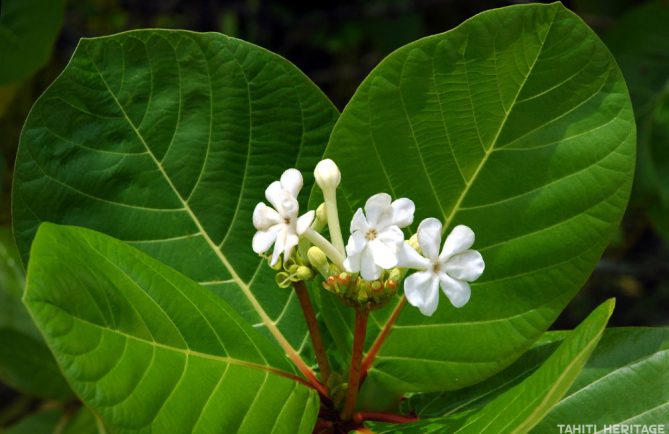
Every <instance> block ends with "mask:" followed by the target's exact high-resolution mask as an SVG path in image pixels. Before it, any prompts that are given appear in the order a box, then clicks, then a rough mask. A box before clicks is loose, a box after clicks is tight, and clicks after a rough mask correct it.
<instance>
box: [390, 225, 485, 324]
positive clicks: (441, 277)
mask: <svg viewBox="0 0 669 434" xmlns="http://www.w3.org/2000/svg"><path fill="white" fill-rule="evenodd" d="M441 228H442V226H441V222H440V221H439V220H437V219H434V218H428V219H425V220H423V221H422V222H421V223H420V225H419V226H418V244H419V245H420V247H421V249H423V254H424V255H425V257H423V256H421V255H420V254H419V253H418V252H417V251H416V250H414V249H413V248H412V247H411V246H409V244H408V243H405V244H404V245H403V246H402V249H401V251H400V254H399V265H400V266H401V267H410V268H415V269H417V270H421V271H419V272H417V273H414V274H412V275H411V276H409V277H407V278H406V280H405V281H404V295H405V296H406V298H407V300H408V301H409V303H410V304H412V305H413V306H416V307H417V308H418V309H420V311H421V313H422V314H423V315H427V316H432V314H433V313H434V311H435V310H437V305H438V304H439V287H440V286H441V289H442V291H444V294H446V297H448V299H449V300H450V301H451V303H452V304H453V306H455V307H462V306H464V305H465V304H467V302H468V301H469V296H470V295H471V288H470V287H469V284H468V283H467V282H473V281H474V280H476V279H478V278H479V276H481V274H482V273H483V269H484V268H485V264H484V262H483V257H482V256H481V254H480V253H479V252H477V251H476V250H470V249H469V248H470V247H471V246H472V244H474V232H473V231H472V230H471V229H470V228H468V227H467V226H464V225H459V226H456V227H455V228H453V231H452V232H451V233H450V235H449V236H448V237H447V238H446V241H445V242H444V248H443V249H442V250H441V253H439V245H440V243H441Z"/></svg>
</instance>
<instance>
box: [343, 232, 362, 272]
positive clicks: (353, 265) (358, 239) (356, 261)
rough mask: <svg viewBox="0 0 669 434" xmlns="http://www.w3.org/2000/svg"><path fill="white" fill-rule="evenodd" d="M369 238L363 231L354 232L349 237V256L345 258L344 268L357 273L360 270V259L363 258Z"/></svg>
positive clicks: (347, 247) (347, 252) (347, 250)
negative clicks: (366, 237)
mask: <svg viewBox="0 0 669 434" xmlns="http://www.w3.org/2000/svg"><path fill="white" fill-rule="evenodd" d="M366 243H367V240H366V239H365V235H364V233H363V232H354V233H353V234H352V235H351V236H350V237H349V238H348V244H346V254H347V257H346V259H345V260H344V268H346V271H348V272H349V273H357V272H359V271H360V261H361V259H362V250H363V249H364V248H365V245H366Z"/></svg>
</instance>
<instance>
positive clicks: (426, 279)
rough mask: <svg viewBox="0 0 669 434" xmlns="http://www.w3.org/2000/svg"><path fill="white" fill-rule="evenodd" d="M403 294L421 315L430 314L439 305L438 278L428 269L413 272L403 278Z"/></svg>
mask: <svg viewBox="0 0 669 434" xmlns="http://www.w3.org/2000/svg"><path fill="white" fill-rule="evenodd" d="M404 295H405V296H406V298H407V301H408V302H409V304H411V305H412V306H415V307H417V308H418V309H420V312H421V313H422V314H423V315H426V316H432V314H433V313H434V311H435V310H437V306H438V305H439V278H438V277H437V276H436V275H435V274H434V273H432V272H430V271H421V272H419V273H414V274H412V275H411V276H409V277H407V278H406V279H405V280H404Z"/></svg>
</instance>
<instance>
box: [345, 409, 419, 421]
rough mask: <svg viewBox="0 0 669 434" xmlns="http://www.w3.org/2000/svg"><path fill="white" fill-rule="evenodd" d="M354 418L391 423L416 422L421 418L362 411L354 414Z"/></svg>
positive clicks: (355, 419)
mask: <svg viewBox="0 0 669 434" xmlns="http://www.w3.org/2000/svg"><path fill="white" fill-rule="evenodd" d="M353 420H354V421H355V422H357V423H363V422H364V421H366V420H373V421H376V422H389V423H410V422H416V421H418V420H419V419H418V418H417V417H416V416H403V415H401V414H395V413H384V412H376V411H360V412H358V413H356V414H355V415H354V416H353Z"/></svg>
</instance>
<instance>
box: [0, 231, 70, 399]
mask: <svg viewBox="0 0 669 434" xmlns="http://www.w3.org/2000/svg"><path fill="white" fill-rule="evenodd" d="M20 261H21V260H20V259H19V254H18V251H17V250H16V246H15V245H14V240H13V239H12V233H11V231H10V230H9V228H6V227H0V342H2V345H0V381H2V382H3V383H5V384H6V385H8V386H11V387H12V388H14V389H18V390H20V391H22V392H24V393H27V394H30V395H34V396H39V397H42V398H49V399H57V400H66V399H68V398H71V397H72V391H71V390H70V388H69V387H68V385H67V383H66V381H65V379H64V378H63V375H62V374H61V372H60V370H59V369H58V366H57V365H56V361H55V359H54V358H53V355H52V354H51V352H50V351H49V349H48V348H47V346H46V344H45V343H44V340H43V339H42V336H41V335H40V333H39V331H38V330H37V327H35V324H34V323H33V320H32V318H30V315H29V314H28V311H27V310H26V308H25V306H24V305H23V303H21V296H22V295H23V286H24V284H25V276H24V273H23V269H22V268H21V264H20Z"/></svg>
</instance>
